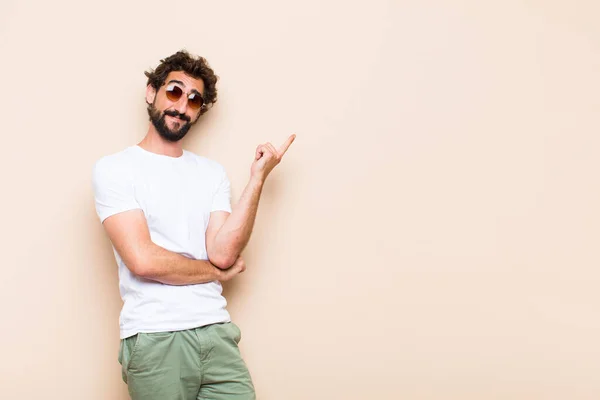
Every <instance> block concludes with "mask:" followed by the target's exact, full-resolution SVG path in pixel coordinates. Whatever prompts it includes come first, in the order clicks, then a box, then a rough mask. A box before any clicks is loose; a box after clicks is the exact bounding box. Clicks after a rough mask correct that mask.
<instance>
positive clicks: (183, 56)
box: [144, 50, 219, 115]
mask: <svg viewBox="0 0 600 400" xmlns="http://www.w3.org/2000/svg"><path fill="white" fill-rule="evenodd" d="M173 71H183V72H184V73H186V74H187V75H189V76H191V77H192V78H195V79H202V81H203V82H204V93H203V95H202V97H203V98H204V105H203V106H202V108H201V109H200V115H202V114H204V113H205V112H207V111H208V110H209V107H208V106H209V105H210V106H211V107H212V105H213V104H214V103H216V102H217V87H216V85H217V80H218V79H219V77H218V76H217V75H215V73H214V71H213V70H212V68H211V67H210V66H209V65H208V62H207V61H206V59H205V58H204V57H194V56H192V55H191V54H190V53H188V52H187V51H186V50H180V51H178V52H177V53H175V54H173V55H171V56H169V57H167V58H165V59H162V60H160V64H159V65H158V67H156V69H155V70H152V69H151V70H150V71H146V72H144V74H145V75H146V76H147V77H148V83H147V85H152V87H153V88H154V89H156V91H158V89H160V87H161V86H162V85H164V84H165V80H166V79H167V75H169V73H170V72H173Z"/></svg>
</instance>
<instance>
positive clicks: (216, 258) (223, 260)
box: [208, 254, 238, 269]
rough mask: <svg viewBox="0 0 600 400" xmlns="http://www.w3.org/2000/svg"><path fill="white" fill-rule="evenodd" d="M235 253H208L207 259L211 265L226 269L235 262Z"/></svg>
mask: <svg viewBox="0 0 600 400" xmlns="http://www.w3.org/2000/svg"><path fill="white" fill-rule="evenodd" d="M237 258H238V257H237V255H232V254H223V255H211V254H209V255H208V260H209V261H210V263H211V264H212V265H214V266H215V267H217V268H219V269H227V268H229V267H231V266H232V265H233V264H235V262H236V260H237Z"/></svg>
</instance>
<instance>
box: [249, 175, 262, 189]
mask: <svg viewBox="0 0 600 400" xmlns="http://www.w3.org/2000/svg"><path fill="white" fill-rule="evenodd" d="M265 178H266V177H262V176H258V175H251V176H250V184H251V185H255V186H258V187H261V188H262V186H263V185H264V184H265Z"/></svg>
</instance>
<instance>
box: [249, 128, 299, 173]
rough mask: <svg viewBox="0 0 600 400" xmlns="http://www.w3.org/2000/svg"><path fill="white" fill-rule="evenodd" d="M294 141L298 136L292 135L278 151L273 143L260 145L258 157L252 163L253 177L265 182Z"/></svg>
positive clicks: (257, 150)
mask: <svg viewBox="0 0 600 400" xmlns="http://www.w3.org/2000/svg"><path fill="white" fill-rule="evenodd" d="M294 139H296V135H291V136H290V137H289V138H288V140H286V141H285V143H284V144H283V145H282V146H281V147H280V148H279V149H276V148H275V146H273V145H272V144H271V143H265V144H261V145H259V146H258V147H257V148H256V156H255V158H254V162H253V163H252V168H251V174H252V177H253V178H255V179H259V180H261V181H263V182H264V180H265V179H267V176H268V175H269V173H270V172H271V171H272V170H273V168H275V166H276V165H277V164H279V163H280V162H281V158H282V157H283V155H284V154H285V152H286V151H287V150H288V148H289V147H290V145H291V144H292V142H293V141H294Z"/></svg>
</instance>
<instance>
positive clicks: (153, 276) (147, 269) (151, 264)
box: [134, 243, 222, 285]
mask: <svg viewBox="0 0 600 400" xmlns="http://www.w3.org/2000/svg"><path fill="white" fill-rule="evenodd" d="M141 259H142V261H141V262H140V263H139V265H138V266H137V268H136V271H134V272H135V273H137V274H138V275H140V276H142V277H144V278H146V279H150V280H153V281H157V282H161V283H165V284H168V285H191V284H197V283H206V282H212V281H215V280H219V278H220V275H221V272H222V271H221V270H220V269H218V268H217V267H215V266H214V265H213V264H212V263H211V262H210V261H207V260H195V259H191V258H188V257H185V256H182V255H181V254H178V253H174V252H172V251H169V250H166V249H164V248H162V247H160V246H158V245H156V244H154V243H151V244H150V245H148V247H147V248H146V249H145V250H144V255H143V257H141Z"/></svg>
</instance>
